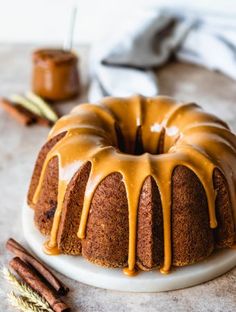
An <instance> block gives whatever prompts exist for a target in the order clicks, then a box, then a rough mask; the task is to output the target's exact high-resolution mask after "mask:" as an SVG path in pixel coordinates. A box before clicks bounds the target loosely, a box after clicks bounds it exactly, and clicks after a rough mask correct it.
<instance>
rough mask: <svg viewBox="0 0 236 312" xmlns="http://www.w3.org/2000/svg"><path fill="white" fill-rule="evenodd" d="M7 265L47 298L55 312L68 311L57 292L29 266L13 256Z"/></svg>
mask: <svg viewBox="0 0 236 312" xmlns="http://www.w3.org/2000/svg"><path fill="white" fill-rule="evenodd" d="M9 265H10V267H11V268H12V269H13V270H14V271H15V272H16V273H17V274H18V275H19V276H20V277H21V278H22V280H23V281H25V282H26V283H27V284H28V285H29V286H30V287H31V288H32V289H33V290H35V291H36V292H37V293H39V294H40V295H41V296H42V297H44V298H45V299H46V300H47V302H48V303H49V304H50V306H51V307H52V309H53V310H54V311H55V312H69V311H70V308H69V307H68V306H67V305H66V304H65V303H64V302H63V301H62V300H61V299H60V297H59V296H58V294H56V293H55V292H54V291H53V290H52V289H51V288H50V287H49V286H47V284H46V283H45V282H44V281H43V280H42V279H41V278H40V277H39V276H38V274H37V273H36V272H35V270H34V269H33V268H31V266H29V265H27V264H26V263H25V262H24V261H22V260H21V259H20V258H18V257H15V258H13V259H12V260H11V261H10V262H9Z"/></svg>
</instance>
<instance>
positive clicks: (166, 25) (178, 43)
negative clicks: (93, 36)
mask: <svg viewBox="0 0 236 312" xmlns="http://www.w3.org/2000/svg"><path fill="white" fill-rule="evenodd" d="M112 37H113V38H112V39H111V38H109V40H108V39H107V41H106V42H105V43H104V42H103V43H102V44H100V45H97V46H95V47H94V49H93V50H92V53H91V62H90V70H91V85H90V89H89V100H90V101H97V100H99V99H100V98H101V97H103V96H109V95H112V96H128V95H131V94H134V93H139V94H143V95H145V96H153V95H156V94H158V81H157V77H156V74H154V72H153V70H152V69H153V68H154V67H155V68H157V67H159V66H163V65H164V64H166V63H167V62H168V61H169V59H170V57H171V56H172V55H174V56H175V57H176V58H177V59H178V60H181V61H185V62H190V63H194V64H199V65H202V66H205V67H206V68H209V69H211V70H218V71H221V72H222V73H224V74H226V75H228V76H229V77H231V78H233V79H236V21H235V20H234V19H233V18H232V19H229V18H228V17H227V18H223V17H218V18H217V17H212V18H209V16H208V17H205V18H204V17H201V18H197V17H196V16H194V15H188V14H183V13H181V14H180V13H179V12H178V13H177V12H173V11H172V12H169V13H168V12H167V11H159V12H155V13H151V14H148V15H147V14H146V15H145V16H143V17H142V18H141V20H140V19H137V20H136V22H135V23H133V24H131V26H130V29H126V30H125V31H124V32H121V34H120V35H118V36H116V35H115V34H114V35H113V36H112Z"/></svg>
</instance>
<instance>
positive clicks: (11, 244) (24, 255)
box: [6, 238, 69, 296]
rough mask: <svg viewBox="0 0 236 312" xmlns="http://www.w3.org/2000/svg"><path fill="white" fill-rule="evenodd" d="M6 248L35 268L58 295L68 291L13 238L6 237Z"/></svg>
mask: <svg viewBox="0 0 236 312" xmlns="http://www.w3.org/2000/svg"><path fill="white" fill-rule="evenodd" d="M6 248H7V249H8V250H9V251H11V252H12V253H13V254H14V255H16V256H17V257H19V258H21V260H23V261H25V262H26V263H29V264H30V265H31V266H32V267H33V268H34V269H35V270H37V271H38V272H39V273H40V274H41V275H42V276H43V277H44V279H45V280H46V281H47V282H48V283H49V284H50V285H51V286H52V287H53V288H54V289H55V291H56V292H57V294H58V295H59V296H64V295H66V294H67V293H68V291H69V288H68V287H66V286H65V285H64V284H63V283H62V282H61V281H60V280H59V279H58V278H57V277H56V276H55V275H54V274H53V273H52V272H51V271H50V270H49V269H48V268H46V267H45V265H44V264H43V263H42V262H40V261H39V260H38V259H36V258H35V257H34V256H33V255H32V254H30V253H29V252H28V251H27V250H26V249H25V248H24V247H23V246H22V245H20V244H19V243H18V242H16V241H15V240H14V239H13V238H10V239H8V241H7V243H6Z"/></svg>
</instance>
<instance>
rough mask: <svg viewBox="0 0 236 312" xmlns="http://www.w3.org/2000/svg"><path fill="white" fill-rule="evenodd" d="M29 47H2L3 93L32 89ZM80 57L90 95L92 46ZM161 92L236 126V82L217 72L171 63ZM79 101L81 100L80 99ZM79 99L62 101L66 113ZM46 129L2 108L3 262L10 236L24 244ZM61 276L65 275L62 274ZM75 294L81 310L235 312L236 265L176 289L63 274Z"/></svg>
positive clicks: (1, 306) (2, 295)
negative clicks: (106, 283)
mask: <svg viewBox="0 0 236 312" xmlns="http://www.w3.org/2000/svg"><path fill="white" fill-rule="evenodd" d="M32 49H33V47H31V46H23V45H22V46H10V45H1V46H0V96H4V95H5V96H8V95H10V94H12V93H16V92H23V91H26V90H27V89H29V87H30V86H29V81H30V53H31V51H32ZM78 51H79V53H80V54H81V58H82V72H83V95H82V98H80V99H79V100H78V101H79V102H82V101H84V100H85V98H86V89H87V81H88V79H87V68H86V60H87V57H88V49H87V48H84V47H80V48H79V50H78ZM158 74H159V76H158V80H159V86H160V92H161V93H162V94H168V95H172V96H175V97H177V98H179V99H183V100H188V101H192V100H194V101H196V102H197V103H199V104H200V105H202V106H203V107H204V108H205V109H206V110H208V111H210V112H213V113H215V114H217V115H218V116H220V117H222V118H223V119H225V120H226V121H227V122H229V124H230V126H231V127H232V128H233V129H234V130H236V83H235V82H234V81H232V80H230V79H228V78H227V77H224V76H223V75H221V74H218V73H212V72H208V71H207V70H205V69H202V68H200V67H195V66H191V65H188V64H177V63H171V64H169V65H168V66H166V67H165V68H163V69H161V70H159V72H158ZM77 103H78V102H77ZM75 104H76V102H70V103H68V104H63V103H61V104H58V105H57V107H56V108H57V109H58V111H59V112H61V113H65V112H67V111H69V110H70V109H71V107H73V106H74V105H75ZM47 133H48V129H47V128H42V127H38V126H34V127H31V128H25V127H23V126H21V125H19V124H17V123H16V122H15V121H14V120H13V119H11V118H9V117H8V116H7V115H6V114H5V112H3V111H2V110H1V108H0V211H1V216H0V264H1V265H2V264H6V263H7V259H9V255H7V253H6V251H5V249H4V244H5V241H6V240H7V238H9V237H10V236H12V237H14V238H16V239H18V240H19V241H21V242H23V243H24V238H23V235H22V228H21V206H22V202H23V200H24V197H25V194H26V191H27V187H28V183H29V179H30V175H31V172H32V170H33V165H34V161H35V158H36V155H37V152H38V150H39V148H40V146H41V145H42V143H43V142H44V141H45V138H46V136H47ZM62 278H63V277H62ZM63 280H64V281H65V283H67V284H68V285H69V286H70V288H71V292H70V295H69V296H68V302H69V303H70V304H71V306H72V307H73V311H76V312H77V311H80V312H92V311H94V312H102V311H103V312H110V311H117V312H124V311H129V312H141V311H149V312H154V311H155V312H157V311H171V312H172V311H177V312H178V311H186V312H188V311H208V312H211V311H214V312H220V311H224V312H226V311H227V312H229V311H232V312H233V311H235V310H236V269H234V270H232V271H231V272H229V273H227V274H225V275H224V276H221V277H219V278H217V279H215V280H213V281H211V282H208V283H205V284H202V285H199V286H195V287H192V288H188V289H185V290H178V291H173V292H166V293H158V294H131V293H121V292H115V291H108V290H103V289H97V288H94V287H90V286H86V285H83V284H80V283H77V282H74V281H72V280H69V279H67V278H63ZM8 289H9V288H8V286H7V285H6V284H5V283H4V282H3V281H2V279H1V278H0V310H1V311H5V312H10V311H13V309H12V308H11V307H10V306H9V305H8V303H7V301H6V293H7V290H8Z"/></svg>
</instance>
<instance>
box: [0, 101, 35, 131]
mask: <svg viewBox="0 0 236 312" xmlns="http://www.w3.org/2000/svg"><path fill="white" fill-rule="evenodd" d="M0 106H1V107H2V108H3V109H4V110H5V111H6V112H7V113H8V114H9V115H10V116H12V117H13V118H15V119H16V120H17V121H19V122H20V123H21V124H23V125H25V126H28V125H31V124H32V123H34V122H35V121H36V120H35V117H34V115H33V114H32V113H31V112H30V111H28V110H27V109H25V108H24V107H22V106H21V105H19V104H14V103H13V102H11V101H9V100H7V99H5V98H0Z"/></svg>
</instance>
